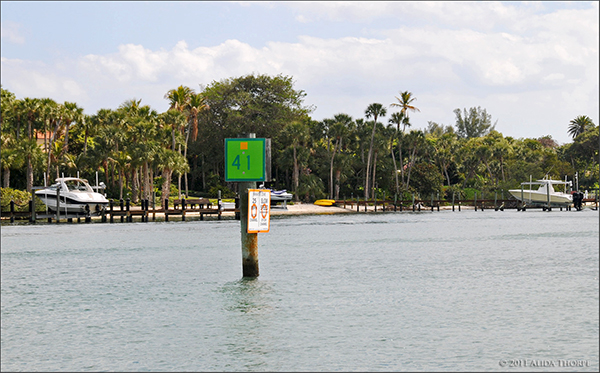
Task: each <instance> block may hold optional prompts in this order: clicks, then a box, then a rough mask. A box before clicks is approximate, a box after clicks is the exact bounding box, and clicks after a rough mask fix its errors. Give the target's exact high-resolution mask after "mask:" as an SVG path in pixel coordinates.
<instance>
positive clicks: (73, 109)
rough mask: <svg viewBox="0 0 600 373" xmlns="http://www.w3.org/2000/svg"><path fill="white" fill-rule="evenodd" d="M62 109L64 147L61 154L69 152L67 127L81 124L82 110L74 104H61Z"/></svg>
mask: <svg viewBox="0 0 600 373" xmlns="http://www.w3.org/2000/svg"><path fill="white" fill-rule="evenodd" d="M63 108H64V124H65V145H64V147H63V152H68V151H69V127H70V126H71V125H72V124H73V123H76V124H80V123H81V122H83V118H84V116H83V108H80V107H79V106H77V104H76V103H74V102H66V101H65V103H64V104H63Z"/></svg>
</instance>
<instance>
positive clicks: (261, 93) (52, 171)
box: [1, 75, 599, 203]
mask: <svg viewBox="0 0 600 373" xmlns="http://www.w3.org/2000/svg"><path fill="white" fill-rule="evenodd" d="M305 97H306V93H305V92H304V91H302V90H297V89H295V88H294V82H293V80H292V78H291V77H289V76H283V75H277V76H268V75H247V76H242V77H238V78H230V79H225V80H222V81H214V82H212V83H211V84H209V85H208V86H206V87H200V89H199V90H198V91H196V90H194V89H192V88H190V87H186V86H179V87H177V88H175V89H172V90H169V91H168V92H166V93H165V95H164V98H165V99H166V100H167V101H168V102H169V109H168V110H167V111H165V112H163V113H158V112H157V111H156V110H154V109H152V108H151V107H150V106H148V105H143V104H142V100H141V99H136V98H134V99H131V100H127V101H125V102H123V103H122V104H121V105H120V106H119V107H117V108H113V109H111V108H103V109H100V110H98V111H97V112H96V113H95V114H92V115H87V114H85V113H84V110H83V108H81V107H80V106H78V105H77V104H76V103H74V102H64V103H57V102H56V101H54V100H52V99H51V98H22V99H17V98H16V97H15V95H14V94H13V93H11V92H10V91H8V90H6V89H4V88H2V98H1V104H2V113H1V135H2V139H1V141H2V142H1V145H2V149H1V161H2V167H1V172H2V186H3V187H4V188H9V187H10V186H11V183H12V185H14V187H15V188H18V189H25V190H27V191H30V190H31V188H32V187H33V186H34V185H43V184H44V182H46V183H48V184H49V183H52V182H53V180H54V179H55V178H57V177H60V176H61V175H63V174H64V175H66V176H68V175H73V176H74V175H76V174H77V173H79V175H80V176H81V177H84V178H87V179H89V180H95V174H96V172H98V173H99V174H100V175H102V177H103V180H104V181H105V182H106V184H107V191H106V192H107V194H108V197H109V198H131V200H132V201H133V202H134V203H136V202H138V201H139V200H140V199H151V198H152V197H151V196H152V195H153V193H160V197H161V198H162V199H165V198H168V197H169V196H175V197H178V198H180V197H181V196H189V195H196V196H211V197H214V196H216V194H217V191H218V190H221V191H222V193H223V195H224V196H226V197H227V196H234V195H235V193H236V192H237V191H236V184H235V183H226V182H225V181H224V178H223V174H224V169H225V165H224V139H225V138H235V137H240V136H243V135H245V134H249V133H254V134H256V137H265V138H271V143H272V175H273V181H272V182H271V183H269V185H267V186H272V187H274V188H276V189H287V190H288V191H291V192H293V193H294V196H295V197H294V198H295V200H296V201H300V200H302V201H312V200H315V199H318V198H325V197H329V198H332V199H341V198H351V197H352V198H356V197H360V198H366V199H371V198H373V197H374V196H378V197H379V198H381V197H383V195H384V194H385V195H387V196H393V195H398V196H399V198H402V196H410V195H412V194H413V193H416V194H417V195H420V196H422V197H423V198H427V197H428V196H429V195H430V194H432V193H436V194H437V195H439V196H440V198H444V197H447V196H448V195H451V194H452V193H457V194H458V196H463V197H464V196H466V194H467V193H468V191H469V190H477V191H481V192H493V191H500V190H506V189H508V188H516V187H518V186H519V184H520V183H521V182H523V181H528V180H529V177H530V175H531V176H532V178H533V179H534V180H535V179H541V178H543V177H545V176H548V177H551V178H554V179H564V177H565V175H568V177H569V179H570V180H571V179H572V178H573V176H574V175H575V174H577V175H578V176H579V178H578V183H579V186H580V189H584V188H587V189H592V188H597V187H598V177H599V171H598V169H599V167H598V150H599V137H598V126H596V125H595V124H594V123H593V122H592V120H591V119H590V118H589V117H587V116H584V115H582V116H578V117H577V118H574V119H573V120H572V121H571V122H570V123H568V124H565V125H566V128H565V130H566V131H567V132H568V133H569V134H570V135H571V136H572V138H573V142H572V143H568V144H564V145H561V146H559V145H558V144H557V143H556V141H554V140H553V139H552V137H551V136H550V135H547V136H544V137H540V138H537V139H529V138H524V139H523V138H519V139H515V138H513V137H509V136H504V135H503V134H501V133H500V132H498V131H496V129H495V126H496V123H492V117H491V115H490V114H489V113H488V112H487V111H486V110H485V109H482V108H481V107H473V108H469V109H467V108H464V109H462V110H461V109H458V108H457V109H456V110H455V111H454V114H455V116H456V122H455V123H454V125H444V124H438V123H435V122H432V121H429V122H428V126H427V128H426V129H424V130H419V129H411V126H412V123H411V116H412V115H413V114H414V113H417V112H419V111H420V110H419V109H418V107H417V104H416V97H415V96H414V95H413V94H412V93H411V92H410V91H401V92H400V93H399V95H398V96H396V97H394V98H392V99H391V100H390V101H391V102H390V103H388V104H382V103H371V104H368V105H366V107H365V111H364V117H363V118H353V117H351V116H350V115H348V114H345V113H339V114H336V115H334V116H333V117H331V118H326V119H323V120H320V121H316V120H313V119H312V118H311V116H310V115H311V113H312V111H313V108H312V107H310V106H306V105H305V104H304V99H305ZM388 114H389V115H388ZM44 177H46V180H44Z"/></svg>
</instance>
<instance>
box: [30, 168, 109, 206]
mask: <svg viewBox="0 0 600 373" xmlns="http://www.w3.org/2000/svg"><path fill="white" fill-rule="evenodd" d="M55 181H56V183H55V184H52V185H51V186H49V187H47V188H44V189H40V190H38V191H36V192H35V195H36V196H38V197H39V198H40V199H41V200H42V202H44V204H45V205H46V206H48V209H49V210H52V211H56V210H57V208H58V209H59V211H60V212H61V213H63V212H65V213H75V214H86V215H93V214H96V215H97V214H99V213H100V212H102V211H103V210H105V209H106V207H107V206H108V200H107V199H106V197H105V196H104V195H103V194H101V193H98V190H99V189H104V188H106V187H105V186H104V183H100V185H99V186H96V187H94V188H95V189H96V191H94V189H93V188H92V187H91V186H90V184H89V183H88V182H87V180H85V179H80V178H77V177H60V178H58V179H56V180H55ZM57 194H59V198H60V202H59V203H58V206H57Z"/></svg>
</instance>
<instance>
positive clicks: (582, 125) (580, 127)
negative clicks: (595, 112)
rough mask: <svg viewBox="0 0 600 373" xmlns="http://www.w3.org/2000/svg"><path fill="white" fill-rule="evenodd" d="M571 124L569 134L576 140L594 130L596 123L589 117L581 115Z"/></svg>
mask: <svg viewBox="0 0 600 373" xmlns="http://www.w3.org/2000/svg"><path fill="white" fill-rule="evenodd" d="M570 123H571V124H569V130H568V133H569V135H571V137H573V138H576V137H577V136H579V135H581V134H582V133H584V132H585V131H586V130H588V129H590V128H593V127H594V126H595V125H594V122H593V121H592V119H591V118H590V117H588V116H587V115H580V116H578V117H577V118H575V119H573V120H572V121H571V122H570Z"/></svg>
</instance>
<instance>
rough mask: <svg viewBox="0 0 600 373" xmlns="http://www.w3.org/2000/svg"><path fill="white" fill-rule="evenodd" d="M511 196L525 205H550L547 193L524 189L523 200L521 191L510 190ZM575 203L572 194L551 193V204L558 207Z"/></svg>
mask: <svg viewBox="0 0 600 373" xmlns="http://www.w3.org/2000/svg"><path fill="white" fill-rule="evenodd" d="M509 192H510V194H512V195H513V197H515V198H516V199H518V200H519V201H522V202H525V203H528V202H529V203H537V204H547V203H548V195H547V194H546V193H542V192H538V191H536V190H532V191H529V190H525V189H523V199H522V200H521V189H510V190H509ZM572 203H573V197H572V196H571V195H570V194H566V193H556V192H554V193H550V204H556V205H570V204H572Z"/></svg>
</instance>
